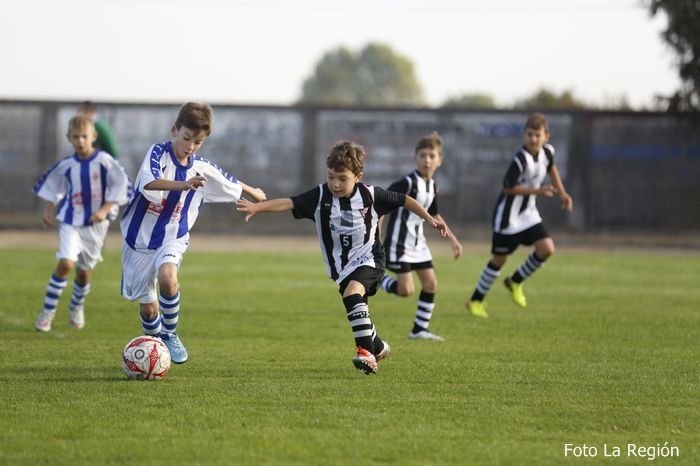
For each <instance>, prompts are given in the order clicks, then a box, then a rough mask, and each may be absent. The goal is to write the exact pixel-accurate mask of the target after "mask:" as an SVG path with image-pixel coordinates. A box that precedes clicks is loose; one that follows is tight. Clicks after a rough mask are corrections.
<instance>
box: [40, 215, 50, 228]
mask: <svg viewBox="0 0 700 466" xmlns="http://www.w3.org/2000/svg"><path fill="white" fill-rule="evenodd" d="M41 224H42V226H43V227H44V228H48V227H50V226H51V225H53V215H51V213H50V212H44V215H42V216H41Z"/></svg>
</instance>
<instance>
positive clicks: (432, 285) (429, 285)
mask: <svg viewBox="0 0 700 466" xmlns="http://www.w3.org/2000/svg"><path fill="white" fill-rule="evenodd" d="M437 289H438V282H437V280H429V281H426V282H425V283H424V284H423V291H425V292H426V293H432V294H435V293H437Z"/></svg>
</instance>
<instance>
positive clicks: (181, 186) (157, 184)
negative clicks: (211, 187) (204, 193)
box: [143, 176, 207, 191]
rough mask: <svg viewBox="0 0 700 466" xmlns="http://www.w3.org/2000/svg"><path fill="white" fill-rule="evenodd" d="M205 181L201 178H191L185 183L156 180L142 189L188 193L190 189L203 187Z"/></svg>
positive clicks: (162, 179)
mask: <svg viewBox="0 0 700 466" xmlns="http://www.w3.org/2000/svg"><path fill="white" fill-rule="evenodd" d="M205 181H207V179H206V178H205V177H203V176H193V177H192V178H190V179H189V180H185V181H175V180H166V179H164V178H158V179H157V180H153V181H151V182H150V183H148V184H147V185H146V186H144V187H143V189H148V190H149V191H189V190H190V189H197V188H201V187H202V186H204V182H205Z"/></svg>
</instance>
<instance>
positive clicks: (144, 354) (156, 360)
mask: <svg viewBox="0 0 700 466" xmlns="http://www.w3.org/2000/svg"><path fill="white" fill-rule="evenodd" d="M122 368H123V369H124V373H125V374H126V376H127V377H128V378H130V379H138V380H158V379H162V378H163V377H165V374H167V373H168V369H170V351H168V347H167V346H165V343H163V340H161V339H160V338H158V337H152V336H149V335H142V336H140V337H136V338H134V339H133V340H131V341H130V342H129V343H127V344H126V346H125V347H124V351H122Z"/></svg>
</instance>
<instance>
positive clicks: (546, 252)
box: [535, 243, 554, 261]
mask: <svg viewBox="0 0 700 466" xmlns="http://www.w3.org/2000/svg"><path fill="white" fill-rule="evenodd" d="M535 253H536V254H537V258H538V259H540V260H541V261H544V260H546V259H548V258H549V257H550V256H552V255H553V254H554V243H549V244H546V245H544V246H543V247H541V248H540V249H539V250H538V251H536V252H535Z"/></svg>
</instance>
